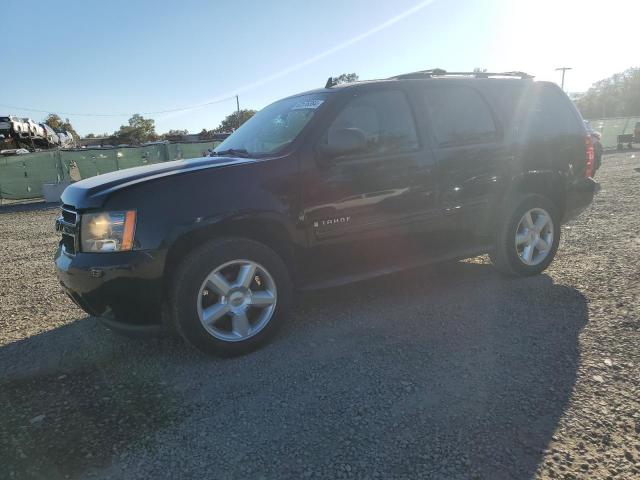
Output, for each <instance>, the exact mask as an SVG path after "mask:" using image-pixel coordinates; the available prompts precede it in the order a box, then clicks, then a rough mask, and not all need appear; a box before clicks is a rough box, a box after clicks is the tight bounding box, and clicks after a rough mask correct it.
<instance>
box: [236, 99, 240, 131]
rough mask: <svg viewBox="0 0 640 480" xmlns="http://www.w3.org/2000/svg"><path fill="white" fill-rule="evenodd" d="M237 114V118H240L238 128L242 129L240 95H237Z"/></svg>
mask: <svg viewBox="0 0 640 480" xmlns="http://www.w3.org/2000/svg"><path fill="white" fill-rule="evenodd" d="M236 112H237V115H236V116H237V117H238V128H240V99H239V98H238V95H236Z"/></svg>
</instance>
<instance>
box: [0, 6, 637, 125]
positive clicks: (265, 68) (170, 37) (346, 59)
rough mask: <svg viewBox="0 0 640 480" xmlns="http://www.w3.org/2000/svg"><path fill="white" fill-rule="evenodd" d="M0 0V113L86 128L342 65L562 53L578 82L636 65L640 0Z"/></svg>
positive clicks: (201, 112)
mask: <svg viewBox="0 0 640 480" xmlns="http://www.w3.org/2000/svg"><path fill="white" fill-rule="evenodd" d="M0 2H1V3H2V4H3V7H2V9H1V10H0V17H1V18H0V37H1V38H5V39H12V40H11V42H10V45H11V48H5V49H4V50H3V52H4V53H3V60H2V62H0V115H4V114H7V115H9V114H11V115H17V116H21V117H30V118H33V119H34V120H38V121H41V120H42V119H43V118H44V117H45V116H46V114H47V112H54V113H59V114H60V115H61V116H62V117H68V118H69V119H70V120H71V123H72V124H73V125H74V127H75V128H76V130H77V131H78V133H80V134H81V135H86V134H88V133H90V132H91V133H96V134H101V133H104V132H107V133H112V132H114V131H115V130H117V129H118V128H119V126H120V125H122V124H126V123H127V119H128V118H129V117H130V116H131V115H132V114H134V113H143V114H144V115H145V116H146V117H150V118H153V119H154V120H155V122H156V131H157V132H158V133H163V132H166V131H168V130H170V129H187V130H189V132H192V133H197V132H199V131H200V130H202V129H203V128H207V129H212V128H215V127H216V126H217V125H218V124H219V123H220V121H221V120H222V119H223V118H224V117H225V116H226V115H227V114H229V113H231V112H232V111H233V110H235V108H236V104H235V98H232V97H233V96H234V95H236V94H237V95H238V96H239V101H240V107H241V108H252V109H257V110H259V109H261V108H263V107H264V106H266V105H268V104H269V103H271V102H273V101H275V100H278V99H279V98H282V97H285V96H288V95H292V94H295V93H298V92H302V91H306V90H310V89H313V88H319V87H322V86H324V84H325V82H326V79H327V77H329V76H337V75H339V74H341V73H351V72H355V73H357V74H358V75H359V76H360V79H372V78H385V77H389V76H392V75H396V74H400V73H406V72H412V71H416V70H424V69H428V68H444V69H445V70H449V71H468V70H473V68H475V67H479V68H486V69H488V70H489V71H498V72H499V71H513V70H520V71H525V72H528V73H531V74H533V75H535V76H536V79H539V80H550V81H555V82H557V83H560V72H557V71H556V70H555V69H556V68H557V67H561V66H569V67H572V70H571V71H569V72H567V76H566V80H565V90H567V91H569V92H581V91H585V90H587V89H588V88H589V86H590V85H591V84H592V83H593V82H595V81H597V80H600V79H602V78H606V77H608V76H610V75H612V74H614V73H616V72H620V71H623V70H625V69H627V68H630V67H634V66H635V67H638V66H640V59H638V58H637V55H636V53H637V44H638V43H637V42H638V33H637V32H638V18H640V1H638V0H608V1H607V2H601V1H596V0H593V1H591V0H535V1H529V0H484V1H482V0H394V1H389V0H318V1H316V0H297V1H296V0H270V1H260V0H233V1H227V2H223V1H219V0H218V1H204V0H180V1H179V2H176V1H175V0H173V1H164V0H103V1H86V0H66V1H65V2H63V3H57V4H56V7H55V8H54V7H53V4H51V3H50V2H47V1H45V0H31V1H30V2H28V3H25V2H24V1H22V0H0ZM27 5H29V6H27ZM26 9H27V10H29V11H30V12H31V14H29V15H25V10H26ZM36 10H40V13H38V12H36ZM11 19H15V20H14V21H12V20H11ZM634 61H635V62H636V64H635V65H634ZM203 104H207V105H203ZM186 107H195V108H189V109H187V110H182V109H184V108H186ZM178 109H181V110H179V111H171V110H178ZM33 110H38V111H33ZM63 112H64V113H63ZM145 112H163V113H149V114H148V115H147V114H145Z"/></svg>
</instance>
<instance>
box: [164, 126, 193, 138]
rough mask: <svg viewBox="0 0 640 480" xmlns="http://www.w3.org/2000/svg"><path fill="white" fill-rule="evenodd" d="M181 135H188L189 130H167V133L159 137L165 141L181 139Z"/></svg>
mask: <svg viewBox="0 0 640 480" xmlns="http://www.w3.org/2000/svg"><path fill="white" fill-rule="evenodd" d="M182 135H189V130H186V129H185V130H169V131H168V132H167V133H163V134H162V135H160V138H162V139H163V140H166V139H167V138H169V137H181V136H182Z"/></svg>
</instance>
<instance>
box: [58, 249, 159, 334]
mask: <svg viewBox="0 0 640 480" xmlns="http://www.w3.org/2000/svg"><path fill="white" fill-rule="evenodd" d="M165 256H166V255H165V252H164V251H162V250H145V251H132V252H118V253H77V254H76V255H69V254H67V253H66V252H65V251H64V248H63V247H61V246H60V247H58V250H57V252H56V254H55V264H56V272H57V275H58V278H59V280H60V283H61V285H62V288H63V290H64V291H65V293H67V295H69V297H71V299H72V300H73V301H74V302H75V303H76V304H77V305H78V306H79V307H80V308H82V309H83V310H84V311H85V312H87V313H88V314H89V315H92V316H95V317H103V318H104V321H105V323H106V324H107V326H110V328H114V329H116V330H117V329H118V328H117V325H122V327H123V328H127V327H131V328H133V329H134V330H136V329H138V330H139V329H140V328H144V327H154V326H159V325H162V320H161V312H162V303H163V293H162V292H163V271H164V263H165ZM151 330H153V329H152V328H151Z"/></svg>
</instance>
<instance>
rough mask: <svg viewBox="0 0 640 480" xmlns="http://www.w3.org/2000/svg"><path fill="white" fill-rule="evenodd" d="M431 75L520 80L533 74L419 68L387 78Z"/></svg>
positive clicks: (401, 78) (428, 76)
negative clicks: (418, 69) (416, 70)
mask: <svg viewBox="0 0 640 480" xmlns="http://www.w3.org/2000/svg"><path fill="white" fill-rule="evenodd" d="M433 77H474V78H490V77H514V78H521V79H522V80H531V79H532V78H533V75H529V74H528V73H525V72H447V71H446V70H443V69H441V68H433V69H431V70H420V71H418V72H411V73H403V74H402V75H396V76H394V77H390V78H389V80H406V79H412V78H433Z"/></svg>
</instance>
